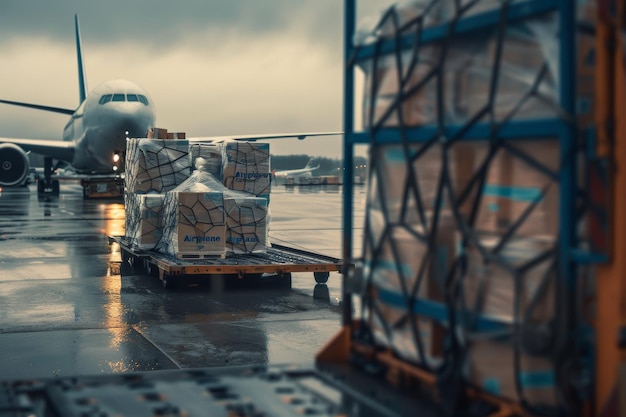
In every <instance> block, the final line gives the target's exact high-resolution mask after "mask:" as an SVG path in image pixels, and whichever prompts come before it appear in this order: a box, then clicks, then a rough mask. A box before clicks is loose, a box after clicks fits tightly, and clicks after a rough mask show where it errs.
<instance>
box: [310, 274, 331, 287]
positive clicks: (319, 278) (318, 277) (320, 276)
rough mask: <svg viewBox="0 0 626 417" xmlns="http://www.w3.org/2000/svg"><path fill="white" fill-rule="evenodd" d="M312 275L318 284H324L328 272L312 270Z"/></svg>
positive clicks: (326, 280)
mask: <svg viewBox="0 0 626 417" xmlns="http://www.w3.org/2000/svg"><path fill="white" fill-rule="evenodd" d="M313 276H314V277H315V282H317V283H318V284H326V283H327V282H328V277H329V276H330V274H329V273H328V272H313Z"/></svg>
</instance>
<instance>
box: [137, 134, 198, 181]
mask: <svg viewBox="0 0 626 417" xmlns="http://www.w3.org/2000/svg"><path fill="white" fill-rule="evenodd" d="M125 175H126V177H125V183H126V190H127V191H128V192H129V193H139V194H148V193H155V194H164V193H166V192H167V191H170V190H173V189H174V188H176V187H177V186H178V185H180V184H181V183H182V182H184V181H185V180H186V179H187V178H189V176H190V175H191V162H190V160H189V142H187V141H186V140H167V139H166V140H159V139H146V138H139V139H127V140H126V172H125Z"/></svg>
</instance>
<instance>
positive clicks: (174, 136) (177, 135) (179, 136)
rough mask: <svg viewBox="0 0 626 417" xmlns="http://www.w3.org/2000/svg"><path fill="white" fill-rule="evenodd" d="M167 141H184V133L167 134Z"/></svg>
mask: <svg viewBox="0 0 626 417" xmlns="http://www.w3.org/2000/svg"><path fill="white" fill-rule="evenodd" d="M167 139H186V135H185V132H168V133H167Z"/></svg>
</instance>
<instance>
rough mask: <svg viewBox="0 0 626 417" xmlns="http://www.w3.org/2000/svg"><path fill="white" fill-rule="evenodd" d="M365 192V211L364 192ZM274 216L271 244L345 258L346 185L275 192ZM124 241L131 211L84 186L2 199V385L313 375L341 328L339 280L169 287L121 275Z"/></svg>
mask: <svg viewBox="0 0 626 417" xmlns="http://www.w3.org/2000/svg"><path fill="white" fill-rule="evenodd" d="M355 194H356V199H355V201H356V205H357V206H358V207H360V206H362V205H363V204H364V203H363V201H364V190H360V189H357V190H356V191H355ZM270 207H271V213H272V223H271V227H270V238H271V240H272V241H273V242H275V243H280V244H283V245H287V246H292V247H295V248H299V249H305V250H309V251H314V252H318V253H322V254H324V255H329V256H333V257H340V253H341V188H340V187H338V186H334V187H333V186H329V187H325V188H324V187H299V188H288V187H275V189H274V190H273V191H272V196H271V204H270ZM357 211H358V210H357ZM359 221H360V220H359V216H358V215H357V217H356V220H355V224H360V223H359ZM361 221H362V220H361ZM123 233H124V206H123V204H122V203H121V202H119V201H112V200H83V197H82V191H81V188H80V186H79V185H77V184H72V183H65V184H62V186H61V195H60V196H59V197H47V198H41V197H38V196H37V193H36V191H35V188H34V186H30V189H29V188H20V189H10V190H4V191H2V192H1V193H0V349H1V350H2V355H0V378H2V379H26V378H39V377H51V376H52V377H53V376H72V375H94V374H100V373H113V372H126V371H145V370H159V369H176V368H196V367H211V366H228V365H250V364H296V365H304V366H306V365H309V364H311V365H312V364H313V360H314V355H315V353H316V352H317V351H318V350H319V349H320V348H321V346H323V344H324V343H325V342H326V341H328V340H329V339H330V338H331V336H332V335H334V334H335V333H336V332H337V331H338V329H339V327H340V311H341V309H340V305H339V304H340V301H341V300H340V298H341V275H340V274H338V273H336V272H333V273H331V275H330V279H329V281H328V283H327V284H316V283H315V281H314V279H313V275H312V274H311V273H296V274H293V288H292V289H291V290H287V289H281V288H278V287H277V286H272V285H262V286H257V287H254V288H252V287H243V288H232V289H228V288H227V289H226V290H225V291H224V292H221V293H217V292H212V291H211V289H210V286H209V285H207V283H206V282H203V281H202V280H199V281H196V282H191V283H189V285H186V286H183V287H180V288H176V289H173V290H171V289H164V288H162V286H161V284H160V282H159V280H158V279H157V278H154V277H152V276H149V275H147V274H145V273H136V275H125V276H123V277H121V276H120V260H121V259H120V252H119V247H118V246H117V244H116V243H110V242H109V239H108V238H107V236H112V235H113V236H115V235H123ZM357 234H358V231H357Z"/></svg>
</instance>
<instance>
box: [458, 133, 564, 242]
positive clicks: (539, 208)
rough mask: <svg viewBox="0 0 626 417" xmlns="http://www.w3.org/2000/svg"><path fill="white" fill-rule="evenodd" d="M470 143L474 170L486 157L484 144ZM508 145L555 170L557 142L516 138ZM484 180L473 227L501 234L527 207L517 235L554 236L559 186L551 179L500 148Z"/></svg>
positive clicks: (518, 218)
mask: <svg viewBox="0 0 626 417" xmlns="http://www.w3.org/2000/svg"><path fill="white" fill-rule="evenodd" d="M473 145H474V146H473V147H472V151H473V152H474V163H475V167H474V171H473V172H477V170H478V169H479V168H480V166H481V165H482V164H483V162H484V161H485V158H486V157H487V153H488V145H487V144H473ZM511 145H512V146H513V147H515V148H516V149H517V150H519V151H520V152H522V153H523V154H525V155H527V156H529V157H530V158H532V159H533V160H535V161H536V162H538V163H540V164H541V165H542V166H544V167H545V168H546V169H549V170H551V171H552V172H558V170H559V167H560V148H559V144H558V142H557V141H555V140H534V141H516V142H513V143H511ZM485 182H486V184H485V186H484V187H483V188H482V190H481V191H482V198H481V201H480V206H479V211H478V214H477V217H476V222H475V224H474V227H475V228H476V229H477V230H480V231H483V232H489V233H505V232H506V231H507V230H508V229H509V228H510V227H511V226H512V225H514V224H515V223H516V222H517V221H518V220H520V219H521V218H522V217H523V216H524V215H525V213H526V211H527V210H530V211H529V214H528V215H527V217H526V219H525V220H524V221H523V222H522V223H521V224H520V225H519V227H518V229H517V230H516V235H517V236H534V235H550V236H556V235H557V233H558V229H559V221H558V219H559V186H558V183H557V182H556V181H554V180H553V179H552V178H550V177H549V176H547V175H546V174H545V173H543V172H541V171H540V170H538V169H536V168H535V167H533V166H531V165H530V164H528V163H527V162H526V161H525V160H524V159H522V158H520V157H517V156H514V155H513V154H512V153H510V152H508V151H506V150H504V149H500V150H499V151H498V152H497V153H496V154H495V156H494V158H493V160H492V161H491V164H490V167H489V169H488V172H487V177H486V181H485ZM468 203H470V201H468ZM533 204H535V205H534V207H533V208H531V207H532V206H533ZM465 211H466V212H467V213H469V211H468V210H465Z"/></svg>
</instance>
